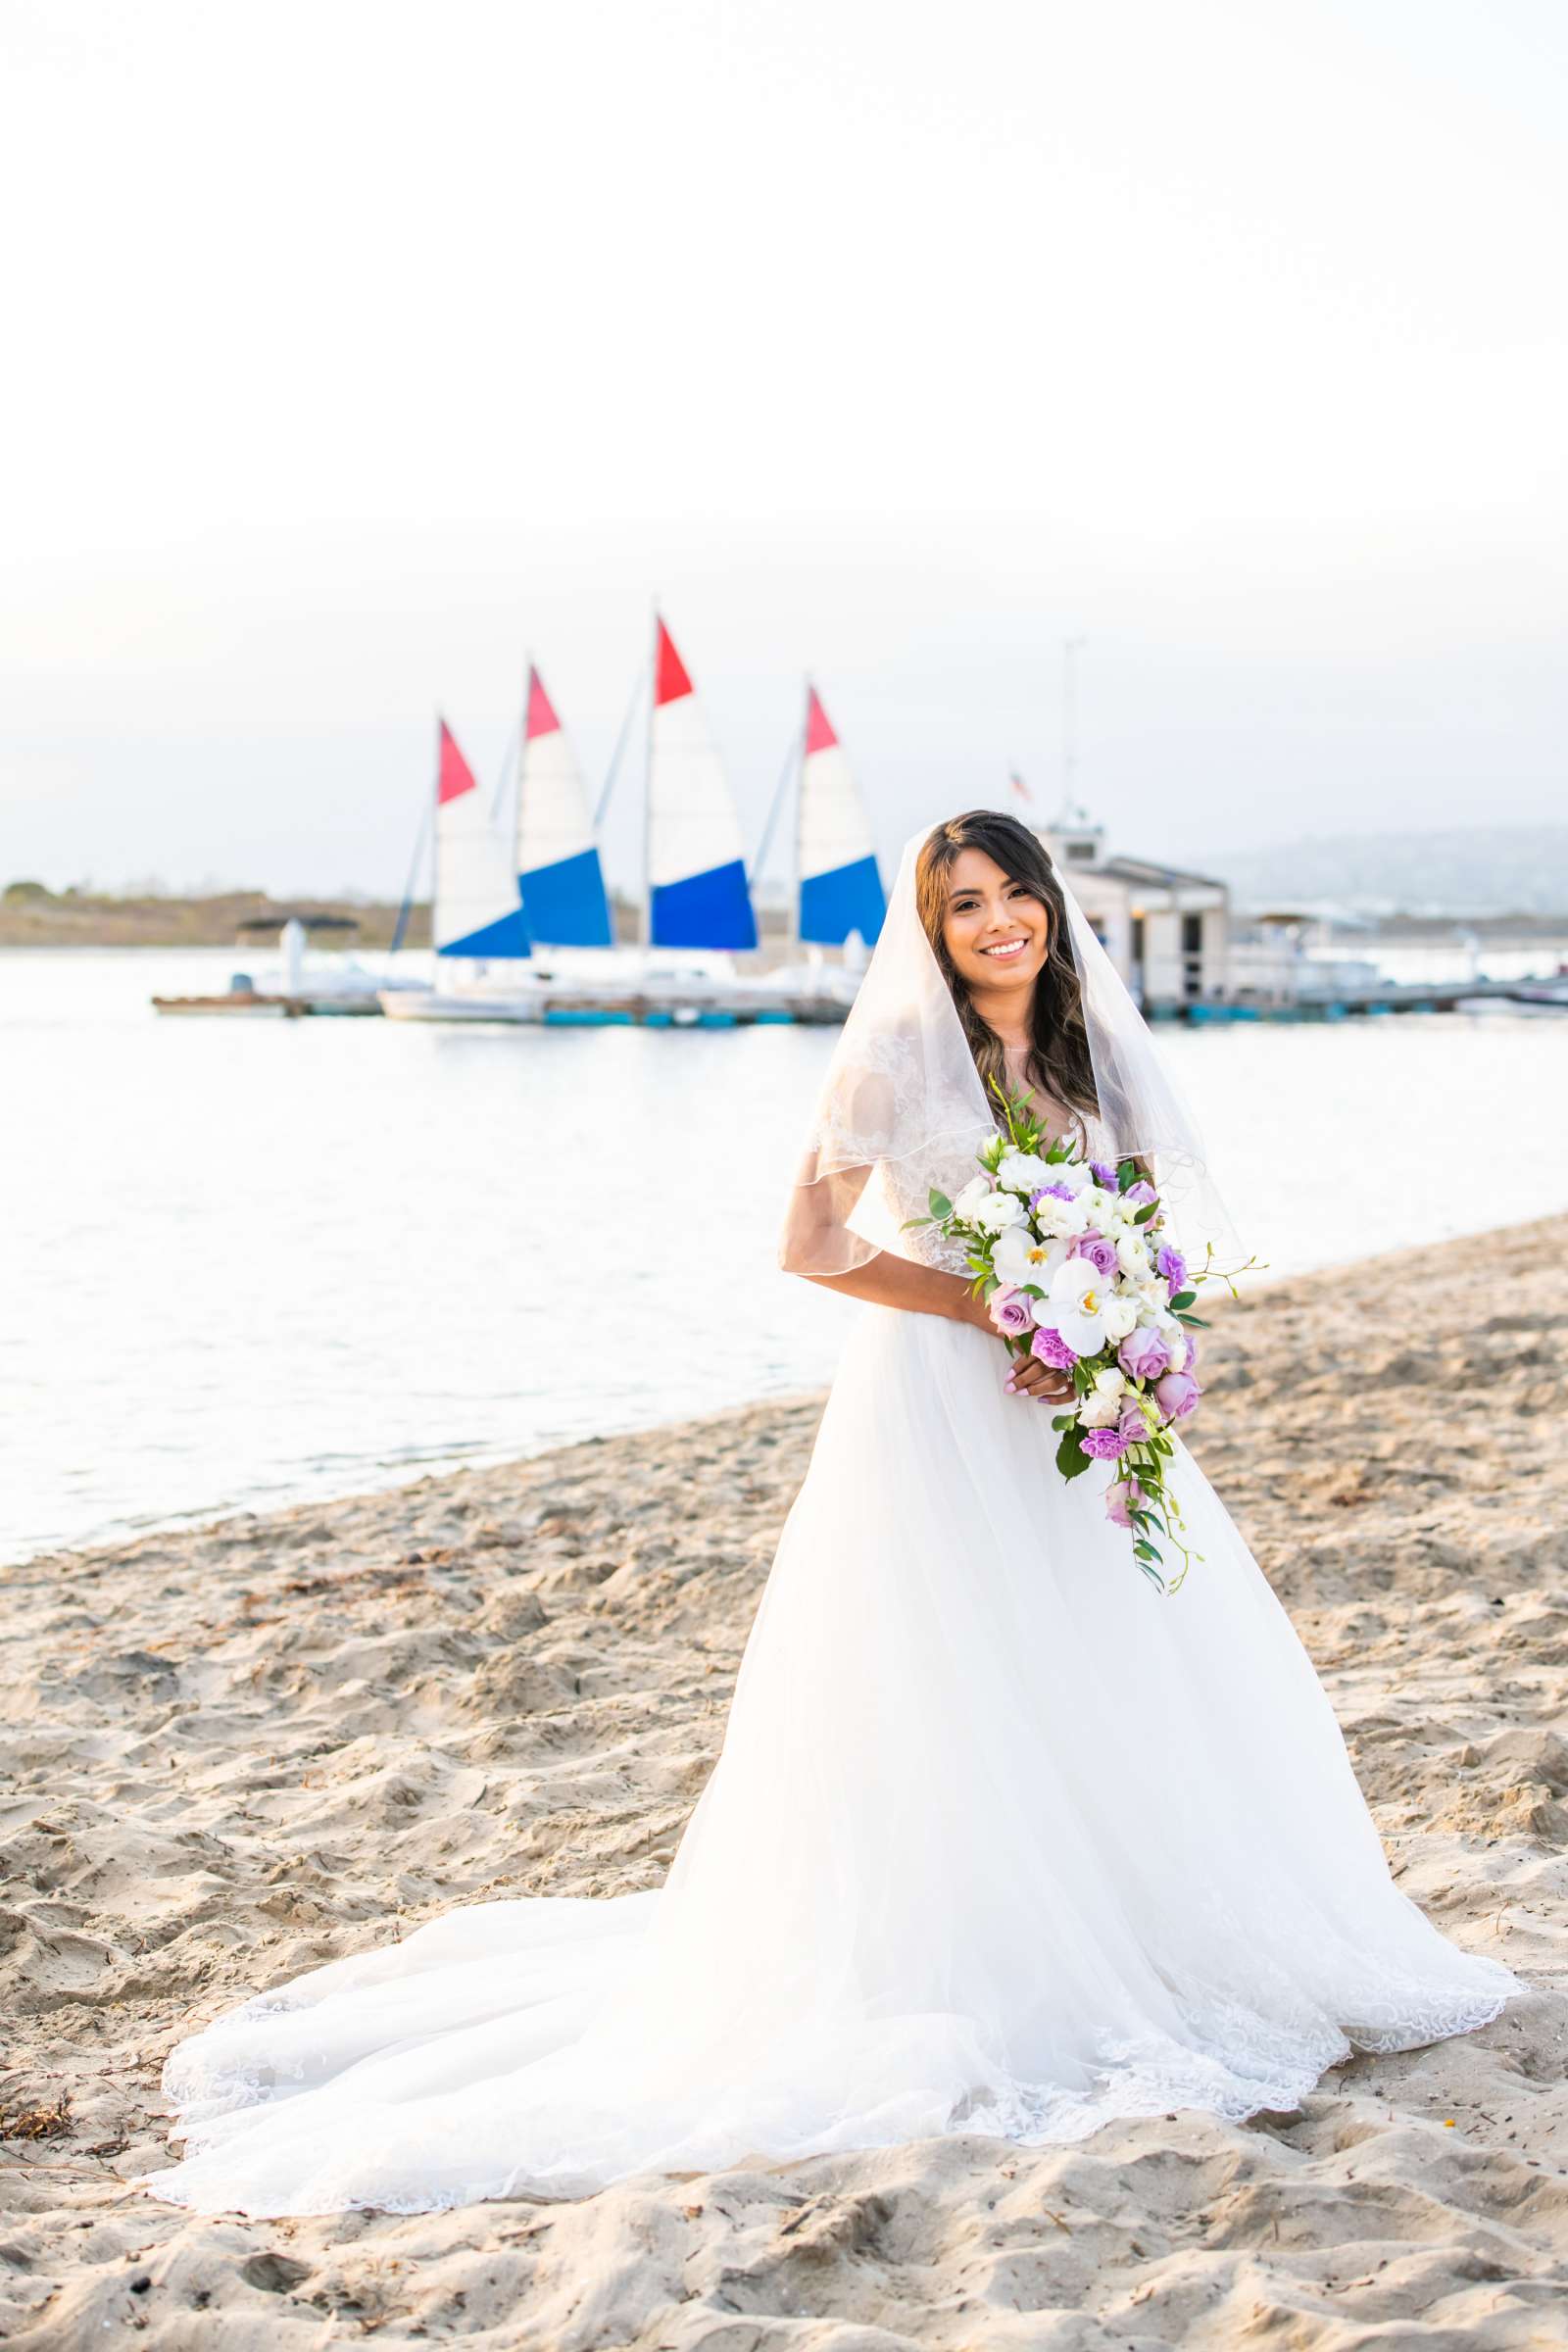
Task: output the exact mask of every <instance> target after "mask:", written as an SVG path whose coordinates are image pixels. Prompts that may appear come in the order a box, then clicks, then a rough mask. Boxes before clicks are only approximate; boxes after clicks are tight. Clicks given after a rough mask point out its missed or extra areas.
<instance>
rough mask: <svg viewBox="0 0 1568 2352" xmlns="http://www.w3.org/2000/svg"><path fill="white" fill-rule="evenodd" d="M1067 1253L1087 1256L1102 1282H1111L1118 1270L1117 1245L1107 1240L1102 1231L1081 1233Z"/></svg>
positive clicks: (1075, 1255)
mask: <svg viewBox="0 0 1568 2352" xmlns="http://www.w3.org/2000/svg"><path fill="white" fill-rule="evenodd" d="M1067 1255H1068V1256H1069V1257H1087V1258H1088V1260H1089V1263H1090V1264H1091V1265H1092V1266H1093V1267H1094V1269H1095V1272H1096V1273H1097V1274H1098V1275H1099V1276H1100V1279H1101V1281H1102V1282H1109V1281H1110V1279H1111V1277H1112V1275H1113V1274H1114V1273H1115V1271H1116V1245H1115V1243H1114V1242H1107V1241H1106V1239H1105V1237H1104V1235H1103V1233H1093V1232H1091V1233H1081V1234H1080V1235H1079V1236H1078V1239H1077V1240H1076V1241H1075V1242H1074V1243H1073V1245H1072V1248H1071V1249H1070V1250H1068V1252H1067Z"/></svg>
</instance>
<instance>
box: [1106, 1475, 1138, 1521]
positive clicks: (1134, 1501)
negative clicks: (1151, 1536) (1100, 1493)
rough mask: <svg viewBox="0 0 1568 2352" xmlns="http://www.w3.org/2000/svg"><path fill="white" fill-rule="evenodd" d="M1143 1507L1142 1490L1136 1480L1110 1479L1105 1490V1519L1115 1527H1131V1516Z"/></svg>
mask: <svg viewBox="0 0 1568 2352" xmlns="http://www.w3.org/2000/svg"><path fill="white" fill-rule="evenodd" d="M1143 1506H1144V1490H1143V1488H1142V1487H1141V1486H1140V1485H1139V1483H1138V1481H1137V1479H1136V1478H1117V1479H1112V1481H1111V1483H1110V1485H1109V1486H1108V1487H1107V1489H1106V1490H1105V1517H1106V1518H1107V1519H1108V1520H1110V1522H1111V1524H1112V1525H1113V1526H1115V1527H1128V1528H1130V1527H1131V1526H1132V1523H1133V1521H1132V1514H1133V1512H1134V1511H1135V1510H1142V1508H1143Z"/></svg>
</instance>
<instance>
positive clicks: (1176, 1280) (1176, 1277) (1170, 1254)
mask: <svg viewBox="0 0 1568 2352" xmlns="http://www.w3.org/2000/svg"><path fill="white" fill-rule="evenodd" d="M1154 1265H1155V1268H1156V1270H1157V1271H1158V1272H1159V1274H1160V1275H1161V1276H1162V1277H1163V1278H1164V1280H1165V1281H1166V1282H1168V1283H1169V1285H1170V1295H1171V1297H1172V1298H1173V1299H1174V1298H1175V1296H1176V1294H1177V1292H1178V1291H1180V1290H1184V1289H1185V1288H1186V1285H1187V1260H1186V1258H1185V1257H1183V1255H1182V1253H1181V1251H1180V1250H1173V1249H1172V1248H1171V1246H1170V1244H1169V1243H1168V1242H1167V1243H1166V1244H1165V1247H1164V1248H1163V1250H1160V1251H1159V1253H1158V1255H1157V1256H1156V1257H1155V1259H1154Z"/></svg>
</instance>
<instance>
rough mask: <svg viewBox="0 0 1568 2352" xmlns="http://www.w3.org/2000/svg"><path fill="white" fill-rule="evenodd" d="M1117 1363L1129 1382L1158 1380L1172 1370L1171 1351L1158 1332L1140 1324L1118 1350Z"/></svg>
mask: <svg viewBox="0 0 1568 2352" xmlns="http://www.w3.org/2000/svg"><path fill="white" fill-rule="evenodd" d="M1116 1361H1117V1363H1118V1364H1120V1366H1121V1368H1122V1370H1123V1371H1124V1372H1125V1373H1126V1375H1127V1377H1128V1379H1129V1380H1157V1379H1158V1378H1159V1376H1160V1374H1161V1373H1162V1372H1168V1371H1169V1370H1170V1349H1169V1348H1167V1347H1166V1345H1165V1342H1164V1340H1163V1339H1162V1338H1161V1337H1160V1335H1159V1333H1158V1332H1157V1331H1152V1330H1151V1329H1150V1328H1149V1326H1148V1325H1147V1324H1140V1325H1139V1327H1138V1329H1137V1330H1136V1331H1130V1332H1129V1333H1128V1334H1127V1337H1126V1338H1125V1339H1124V1340H1123V1342H1122V1344H1121V1346H1120V1347H1119V1348H1117V1350H1116Z"/></svg>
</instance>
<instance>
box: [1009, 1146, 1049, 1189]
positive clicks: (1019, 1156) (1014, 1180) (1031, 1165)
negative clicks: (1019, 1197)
mask: <svg viewBox="0 0 1568 2352" xmlns="http://www.w3.org/2000/svg"><path fill="white" fill-rule="evenodd" d="M1051 1181H1052V1171H1051V1170H1050V1169H1049V1168H1048V1167H1047V1165H1046V1163H1045V1161H1044V1160H1043V1159H1042V1158H1041V1157H1040V1154H1039V1153H1038V1152H1005V1153H1004V1155H1003V1157H1002V1160H1001V1162H1000V1164H999V1165H998V1168H997V1182H998V1183H999V1184H1005V1186H1006V1188H1007V1190H1008V1192H1009V1193H1022V1194H1023V1195H1024V1196H1025V1198H1026V1199H1027V1197H1028V1196H1029V1194H1030V1193H1032V1192H1035V1191H1037V1190H1038V1188H1039V1187H1040V1186H1041V1185H1043V1184H1050V1183H1051Z"/></svg>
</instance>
